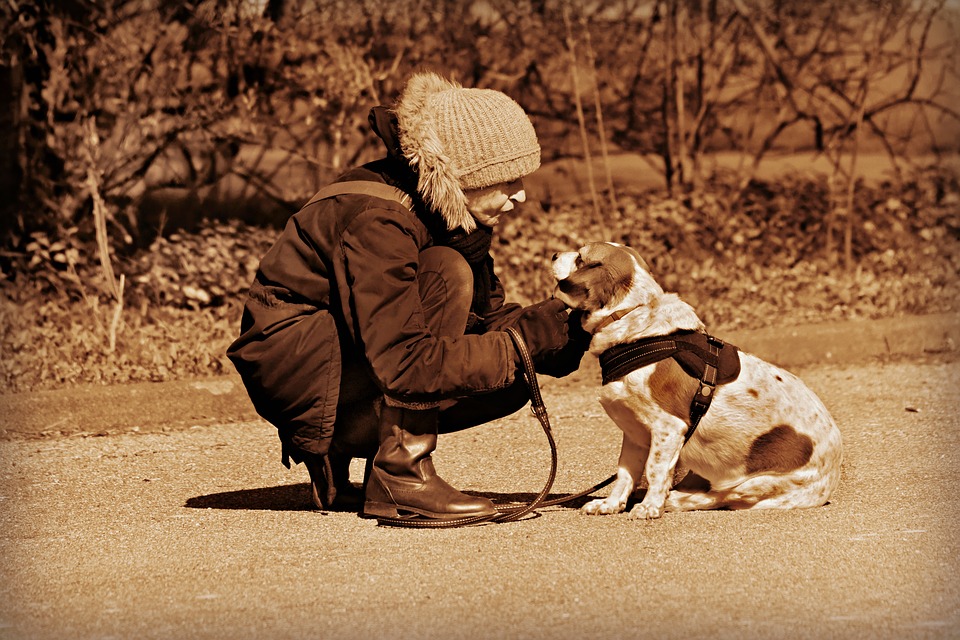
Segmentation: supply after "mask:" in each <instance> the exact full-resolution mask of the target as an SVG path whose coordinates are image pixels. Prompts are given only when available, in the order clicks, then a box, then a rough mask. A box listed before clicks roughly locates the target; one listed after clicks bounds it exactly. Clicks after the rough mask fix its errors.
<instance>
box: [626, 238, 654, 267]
mask: <svg viewBox="0 0 960 640" xmlns="http://www.w3.org/2000/svg"><path fill="white" fill-rule="evenodd" d="M623 248H624V249H626V250H627V251H629V252H630V255H632V256H633V258H634V260H636V261H637V264H639V265H640V267H641V268H642V269H643V270H644V271H646V272H647V273H653V272H652V271H651V270H650V265H649V264H647V261H646V260H644V259H643V256H641V255H640V252H639V251H637V250H636V249H634V248H633V247H628V246H627V245H623Z"/></svg>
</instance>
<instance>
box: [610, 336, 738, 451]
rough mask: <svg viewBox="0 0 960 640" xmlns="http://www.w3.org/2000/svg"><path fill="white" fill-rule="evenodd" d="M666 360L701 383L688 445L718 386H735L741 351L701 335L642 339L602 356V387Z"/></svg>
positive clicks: (687, 435)
mask: <svg viewBox="0 0 960 640" xmlns="http://www.w3.org/2000/svg"><path fill="white" fill-rule="evenodd" d="M667 358H673V359H674V360H676V361H677V363H678V364H679V365H680V367H681V368H682V369H683V371H684V372H685V373H686V374H687V375H688V376H690V377H691V378H696V379H697V380H698V381H699V382H700V386H699V388H698V389H697V392H696V393H695V394H694V396H693V401H692V402H691V403H690V426H689V427H688V428H687V434H686V436H685V437H684V442H686V441H687V440H689V439H690V436H692V435H693V432H694V431H696V429H697V425H699V424H700V420H701V419H703V416H704V415H705V414H706V413H707V409H709V408H710V403H711V402H712V401H713V396H714V392H715V391H716V388H717V386H718V385H721V384H728V383H730V382H733V381H734V380H736V379H737V377H738V376H739V375H740V351H739V349H738V348H737V347H735V346H733V345H732V344H727V343H725V342H724V341H723V340H720V339H718V338H714V337H713V336H710V335H707V334H706V333H701V332H699V331H678V332H676V333H672V334H670V335H667V336H654V337H652V338H643V339H641V340H637V341H635V342H629V343H627V344H621V345H616V346H614V347H610V348H609V349H607V350H606V351H604V352H603V353H601V354H600V372H601V374H602V375H603V384H607V383H610V382H614V381H616V380H619V379H620V378H622V377H624V376H625V375H627V374H628V373H631V372H633V371H636V370H637V369H641V368H643V367H645V366H647V365H648V364H653V363H655V362H659V361H661V360H666V359H667Z"/></svg>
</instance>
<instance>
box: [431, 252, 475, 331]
mask: <svg viewBox="0 0 960 640" xmlns="http://www.w3.org/2000/svg"><path fill="white" fill-rule="evenodd" d="M418 279H419V285H420V298H421V301H422V303H423V309H424V313H425V314H426V315H427V322H428V324H429V325H431V329H433V330H434V331H436V332H439V333H441V334H446V333H449V332H450V330H454V331H459V332H461V333H462V332H463V330H464V326H465V325H466V320H467V315H468V314H469V312H470V304H471V302H472V301H473V270H472V269H471V268H470V265H469V264H468V263H467V261H466V259H464V257H463V256H462V255H460V253H458V252H457V251H456V250H454V249H451V248H450V247H430V248H429V249H425V250H424V251H422V252H421V253H420V269H419V274H418ZM440 324H442V325H443V326H442V327H441V326H439V325H440ZM454 324H455V325H457V327H453V326H452V325H454ZM434 325H437V326H434ZM447 325H451V326H447Z"/></svg>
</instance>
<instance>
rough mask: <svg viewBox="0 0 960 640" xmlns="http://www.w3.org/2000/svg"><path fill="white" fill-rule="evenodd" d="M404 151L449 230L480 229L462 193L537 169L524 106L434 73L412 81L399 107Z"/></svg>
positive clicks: (533, 136) (537, 147)
mask: <svg viewBox="0 0 960 640" xmlns="http://www.w3.org/2000/svg"><path fill="white" fill-rule="evenodd" d="M395 112H396V114H397V122H398V125H399V130H400V131H399V133H400V136H399V137H400V146H401V147H402V149H403V152H404V155H405V156H406V158H407V160H408V161H409V162H410V164H411V166H412V167H413V168H414V169H416V170H417V172H418V174H419V184H418V190H419V191H420V194H421V195H422V196H423V198H424V200H425V201H426V202H427V203H428V204H430V205H431V206H433V207H434V208H436V209H437V210H438V211H439V212H440V214H441V215H442V216H443V218H444V220H445V221H446V222H447V226H448V228H450V229H455V228H457V227H461V228H463V229H464V230H465V231H468V232H469V231H471V230H473V229H474V228H476V221H475V220H474V219H473V216H472V215H471V214H470V212H469V211H467V208H466V197H465V196H464V194H463V190H464V189H479V188H482V187H488V186H491V185H495V184H500V183H505V182H513V181H514V180H517V179H518V178H521V177H523V176H525V175H528V174H530V173H532V172H534V171H535V170H536V169H537V168H538V167H539V166H540V144H539V143H538V142H537V134H536V132H535V131H534V129H533V124H531V122H530V119H529V118H528V117H527V114H526V113H525V112H524V111H523V108H522V107H521V106H520V105H519V104H517V103H516V101H514V100H513V99H512V98H510V97H509V96H507V95H506V94H504V93H502V92H500V91H495V90H493V89H466V88H464V87H462V86H461V85H459V84H457V83H455V82H451V81H449V80H446V79H444V78H442V77H440V76H438V75H437V74H434V73H420V74H416V75H414V76H413V77H411V78H410V80H409V81H408V83H407V86H406V88H405V89H404V93H403V95H402V96H401V98H400V100H399V102H398V103H397V107H396V109H395Z"/></svg>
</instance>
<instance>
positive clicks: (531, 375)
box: [377, 327, 617, 529]
mask: <svg viewBox="0 0 960 640" xmlns="http://www.w3.org/2000/svg"><path fill="white" fill-rule="evenodd" d="M507 334H508V335H509V336H510V338H511V339H512V340H513V344H514V346H515V347H516V348H517V353H519V354H520V363H521V368H522V371H523V378H524V381H525V382H526V383H527V387H528V388H529V390H530V404H531V406H530V410H531V412H533V415H534V416H536V418H537V421H538V422H539V423H540V426H541V427H542V428H543V433H544V434H545V435H546V436H547V442H548V443H549V444H550V474H549V475H548V476H547V482H546V484H544V486H543V489H542V490H541V491H540V493H539V494H538V495H537V497H535V498H534V499H533V500H531V501H530V502H529V503H527V504H518V505H496V508H497V513H495V514H493V515H486V516H469V517H464V518H456V519H454V520H423V519H417V518H416V517H411V518H377V523H378V524H379V525H381V526H390V527H404V528H410V529H449V528H454V527H467V526H470V525H474V524H484V523H501V522H514V521H516V520H519V519H520V518H522V517H524V516H526V515H528V514H530V513H532V512H534V511H535V510H536V509H537V508H539V507H549V506H555V505H559V504H564V503H566V502H571V501H573V500H576V499H578V498H582V497H584V496H587V495H590V494H591V493H593V492H594V491H597V490H598V489H601V488H603V487H605V486H607V485H608V484H610V483H611V482H613V481H614V480H615V479H616V477H617V476H616V474H614V475H612V476H610V477H609V478H607V479H606V480H604V481H603V482H601V483H600V484H597V485H594V486H593V487H590V488H589V489H587V490H586V491H581V492H580V493H577V494H574V495H572V496H565V497H563V498H559V499H555V500H546V499H545V498H546V497H547V495H548V494H549V493H550V489H551V488H552V487H553V481H554V480H555V479H556V477H557V443H556V441H555V440H554V439H553V432H552V430H551V428H550V416H549V415H548V414H547V407H546V405H544V403H543V396H542V395H541V393H540V384H539V383H538V382H537V372H536V370H535V369H534V365H533V358H531V357H530V351H529V350H528V349H527V345H526V343H525V342H524V340H523V336H522V335H520V331H519V330H517V329H515V328H514V327H508V328H507Z"/></svg>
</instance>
